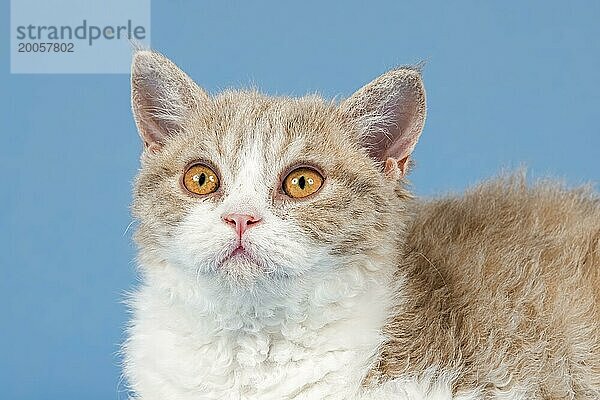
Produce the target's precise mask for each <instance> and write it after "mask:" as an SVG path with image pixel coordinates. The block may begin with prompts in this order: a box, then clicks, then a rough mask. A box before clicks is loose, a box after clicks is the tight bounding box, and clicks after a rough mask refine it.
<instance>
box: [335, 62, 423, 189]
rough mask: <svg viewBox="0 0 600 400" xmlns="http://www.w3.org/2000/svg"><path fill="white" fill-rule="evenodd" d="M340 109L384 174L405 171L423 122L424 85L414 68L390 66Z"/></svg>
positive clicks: (392, 175)
mask: <svg viewBox="0 0 600 400" xmlns="http://www.w3.org/2000/svg"><path fill="white" fill-rule="evenodd" d="M340 109H341V111H342V113H344V114H345V115H347V116H349V117H350V118H351V119H353V120H354V121H355V122H356V124H357V126H358V128H359V130H360V135H361V137H360V139H361V142H362V143H363V145H364V146H365V148H366V149H367V150H368V151H369V154H370V155H371V157H373V158H374V159H375V160H377V161H380V162H381V163H382V165H383V168H384V172H385V175H386V176H387V177H389V178H391V179H399V178H401V177H403V176H404V175H406V172H407V167H408V160H409V157H410V155H411V153H412V151H413V150H414V148H415V145H416V144H417V141H418V140H419V136H420V135H421V131H422V130H423V125H424V124H425V114H426V102H425V87H424V86H423V81H422V80H421V73H420V71H419V69H417V68H398V69H394V70H391V71H389V72H387V73H385V74H383V75H381V76H380V77H378V78H377V79H375V80H374V81H372V82H371V83H369V84H367V85H365V86H364V87H362V88H361V89H359V90H358V91H357V92H356V93H354V94H353V95H352V96H350V97H349V98H348V99H346V100H345V101H343V102H342V104H341V105H340Z"/></svg>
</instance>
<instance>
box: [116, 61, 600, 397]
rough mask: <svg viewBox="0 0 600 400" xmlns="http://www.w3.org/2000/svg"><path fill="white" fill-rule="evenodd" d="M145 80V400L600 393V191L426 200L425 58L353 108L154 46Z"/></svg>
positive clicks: (372, 87) (136, 296) (514, 186)
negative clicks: (181, 62)
mask: <svg viewBox="0 0 600 400" xmlns="http://www.w3.org/2000/svg"><path fill="white" fill-rule="evenodd" d="M131 84H132V107H133V114H134V117H135V121H136V124H137V127H138V131H139V134H140V136H141V139H142V140H143V143H144V150H143V153H142V155H141V169H140V171H139V174H138V176H137V178H136V180H135V184H134V195H133V197H134V198H133V206H132V213H133V215H134V217H135V218H136V220H137V221H138V228H137V231H136V233H135V241H136V243H137V245H138V248H139V252H138V263H139V267H140V273H141V283H140V286H139V288H138V289H137V291H136V292H135V293H133V294H132V295H131V298H130V301H129V303H130V307H131V309H132V321H131V325H130V327H129V329H128V339H127V340H126V342H125V344H124V354H125V356H124V375H125V377H126V379H127V381H128V384H129V387H130V390H131V393H132V398H135V399H142V400H153V399H160V400H188V399H406V400H408V399H410V400H417V399H431V400H433V399H435V400H441V399H461V400H476V399H477V400H480V399H481V400H483V399H598V398H600V198H599V196H598V195H597V194H596V193H594V192H593V191H592V190H590V189H587V190H586V189H579V190H567V189H565V188H563V187H562V186H560V185H558V184H555V183H552V182H542V183H539V184H537V185H533V186H532V187H531V186H528V184H527V183H526V181H525V179H524V178H523V177H522V176H520V175H519V174H516V175H512V176H507V177H501V178H497V179H495V180H491V181H489V182H487V183H483V184H481V185H480V186H478V187H476V188H473V189H470V190H468V191H467V192H466V193H465V194H464V195H461V196H449V197H446V198H440V199H434V200H429V201H423V200H419V199H416V198H414V197H413V196H411V194H410V193H409V191H408V190H407V180H406V175H407V173H408V172H409V170H410V167H411V158H410V157H411V153H412V151H413V149H414V147H415V145H416V143H417V141H418V139H419V136H420V134H421V131H422V129H423V126H424V123H425V116H426V95H425V89H424V86H423V82H422V78H421V73H420V71H419V70H418V69H417V68H411V67H405V68H397V69H393V70H391V71H389V72H387V73H385V74H383V75H381V76H380V77H378V78H376V79H375V80H374V81H372V82H371V83H369V84H367V85H366V86H364V87H363V88H362V89H360V90H358V91H357V92H356V93H355V94H353V95H352V96H350V97H349V98H348V99H346V100H343V101H341V102H333V101H326V100H323V99H322V98H320V97H318V96H307V97H303V98H298V99H294V98H286V97H269V96H266V95H263V94H261V93H259V92H257V91H255V90H250V91H233V90H231V91H225V92H223V93H221V94H219V95H216V96H212V95H209V94H208V93H207V92H206V91H204V90H203V89H201V88H200V87H199V86H198V85H196V83H194V82H193V81H192V79H191V78H189V77H188V75H186V74H185V73H184V72H183V71H182V70H180V69H179V68H178V67H177V66H176V65H175V64H174V63H173V62H171V61H170V60H168V59H167V58H166V57H164V56H162V55H161V54H159V53H157V52H153V51H150V50H140V51H137V52H136V53H135V55H134V59H133V65H132V76H131Z"/></svg>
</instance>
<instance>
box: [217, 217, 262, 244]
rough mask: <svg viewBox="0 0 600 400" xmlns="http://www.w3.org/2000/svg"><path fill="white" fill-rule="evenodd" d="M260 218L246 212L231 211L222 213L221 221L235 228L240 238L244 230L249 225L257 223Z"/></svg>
mask: <svg viewBox="0 0 600 400" xmlns="http://www.w3.org/2000/svg"><path fill="white" fill-rule="evenodd" d="M260 220H261V218H259V217H255V216H254V215H248V214H236V213H232V214H225V215H223V221H225V223H226V224H228V225H231V226H232V227H233V228H234V229H235V231H236V233H237V234H238V237H239V238H240V239H241V238H242V235H243V234H244V232H246V231H247V230H248V229H249V228H250V227H252V226H254V225H256V224H257V223H259V222H260Z"/></svg>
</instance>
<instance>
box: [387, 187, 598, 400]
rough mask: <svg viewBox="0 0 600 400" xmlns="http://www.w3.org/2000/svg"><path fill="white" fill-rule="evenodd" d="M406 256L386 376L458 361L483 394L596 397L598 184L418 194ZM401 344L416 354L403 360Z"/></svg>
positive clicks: (466, 382)
mask: <svg viewBox="0 0 600 400" xmlns="http://www.w3.org/2000/svg"><path fill="white" fill-rule="evenodd" d="M404 259H405V265H404V268H407V269H408V270H409V275H408V278H409V284H408V288H407V293H406V294H407V296H406V299H407V300H406V301H405V303H404V304H403V306H402V307H401V310H399V313H398V315H397V318H396V319H395V320H394V323H393V324H390V326H389V327H388V328H389V334H390V336H391V337H394V338H395V339H394V340H392V341H390V343H389V344H388V346H387V348H386V349H385V351H387V353H385V351H384V362H383V363H382V370H383V371H384V372H385V370H386V368H387V372H388V375H394V373H397V371H399V370H401V369H403V370H413V371H417V370H418V369H423V368H427V367H428V366H431V365H436V366H445V368H457V369H459V370H460V376H461V378H460V379H459V380H458V383H457V385H458V386H461V387H463V388H465V387H467V388H468V387H471V388H473V387H475V386H481V385H483V388H484V391H485V392H487V393H496V394H500V393H505V394H510V395H513V394H515V395H516V394H517V393H522V394H524V395H525V397H526V398H595V397H594V396H597V395H600V199H599V198H598V196H597V195H596V194H594V193H593V192H592V191H590V190H584V189H581V190H571V191H569V190H566V189H564V188H562V187H561V186H559V185H557V184H553V183H540V184H537V185H535V186H533V187H528V186H527V184H526V183H525V180H524V179H523V178H522V177H519V176H514V177H509V178H503V179H497V180H494V181H490V182H487V183H485V184H483V185H480V186H478V187H476V188H475V189H472V190H470V191H468V192H467V193H466V194H465V195H463V196H456V197H447V198H442V199H438V200H433V201H424V202H420V203H418V204H417V205H416V209H415V216H414V219H413V221H412V223H411V224H410V225H409V234H408V242H407V248H406V251H405V257H404ZM404 315H409V316H410V315H413V316H414V315H418V316H419V317H418V318H412V319H410V318H409V317H406V316H404ZM400 327H401V328H400ZM413 330H414V332H411V331H413ZM406 332H411V334H409V335H407V334H406ZM403 336H406V337H409V336H411V337H413V338H414V337H418V339H417V340H413V341H410V342H409V341H404V340H403ZM432 343H434V344H433V345H432ZM402 347H403V349H402V350H400V349H401V348H402ZM405 351H406V352H410V353H412V356H413V357H411V359H412V363H411V364H405V363H403V362H399V360H401V359H402V358H403V356H404V355H403V354H402V353H403V352H405ZM415 355H417V356H418V355H420V356H421V357H420V358H419V357H417V358H416V359H417V360H420V362H415V357H414V356H415ZM386 358H387V360H385V359H386ZM389 372H392V373H391V374H390V373H389ZM574 394H575V395H576V396H575V397H573V395H574ZM583 396H589V397H583ZM511 398H512V397H511Z"/></svg>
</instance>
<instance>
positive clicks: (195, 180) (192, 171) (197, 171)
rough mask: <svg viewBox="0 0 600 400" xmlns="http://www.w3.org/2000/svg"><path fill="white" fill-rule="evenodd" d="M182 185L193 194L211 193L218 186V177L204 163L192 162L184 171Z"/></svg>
mask: <svg viewBox="0 0 600 400" xmlns="http://www.w3.org/2000/svg"><path fill="white" fill-rule="evenodd" d="M183 186H185V188H186V189H187V190H189V191H190V192H191V193H194V194H200V195H204V194H211V193H214V192H215V191H216V190H217V189H218V188H219V178H218V177H217V174H216V173H215V171H213V170H212V169H210V168H209V167H207V166H206V165H204V164H194V165H192V166H191V167H189V168H188V169H187V171H185V174H184V175H183Z"/></svg>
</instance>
